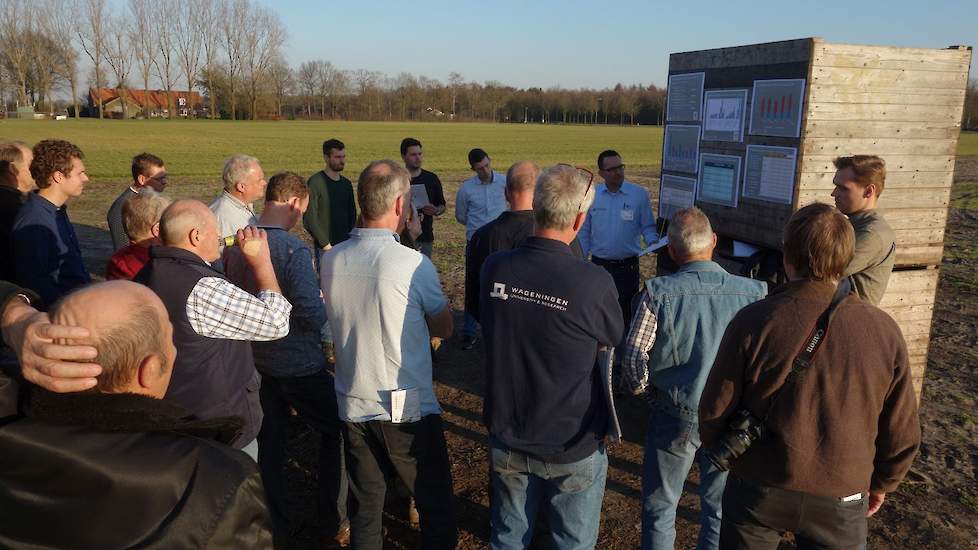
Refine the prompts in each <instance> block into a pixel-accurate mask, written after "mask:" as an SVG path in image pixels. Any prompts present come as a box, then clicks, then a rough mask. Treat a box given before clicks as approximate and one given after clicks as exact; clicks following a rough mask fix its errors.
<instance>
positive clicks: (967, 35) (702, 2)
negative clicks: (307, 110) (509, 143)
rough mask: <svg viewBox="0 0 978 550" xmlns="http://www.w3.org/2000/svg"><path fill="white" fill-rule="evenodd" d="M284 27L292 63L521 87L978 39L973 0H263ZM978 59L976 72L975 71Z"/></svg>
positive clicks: (598, 84) (660, 76)
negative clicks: (746, 58)
mask: <svg viewBox="0 0 978 550" xmlns="http://www.w3.org/2000/svg"><path fill="white" fill-rule="evenodd" d="M258 1H259V2H261V3H263V4H266V5H268V6H269V7H271V8H272V9H274V10H275V11H276V12H277V13H278V14H279V16H280V17H281V18H282V21H283V22H284V23H285V25H286V27H287V28H288V32H289V41H288V43H287V46H286V57H287V58H288V59H289V61H290V63H292V65H293V66H298V64H299V63H301V62H303V61H307V60H311V59H317V58H322V59H328V60H329V61H331V62H332V63H333V64H334V65H336V66H337V67H338V68H340V69H361V68H362V69H370V70H377V71H383V72H385V73H387V74H389V75H391V76H393V75H396V74H397V73H398V72H401V71H407V72H411V73H414V74H415V75H425V76H428V77H430V78H437V79H439V80H442V81H445V80H447V77H448V74H449V73H450V72H452V71H457V72H459V73H461V74H462V75H463V76H464V77H465V78H466V80H474V81H478V82H483V81H487V80H496V81H500V82H504V83H507V84H511V85H515V86H519V87H528V86H541V87H544V88H546V87H550V86H554V85H560V86H563V87H567V88H574V87H592V88H603V87H606V86H613V85H614V84H615V83H616V82H622V83H642V84H649V83H654V84H656V85H659V86H664V85H665V76H666V72H667V70H668V64H669V53H671V52H681V51H689V50H700V49H708V48H716V47H723V46H736V45H742V44H753V43H758V42H770V41H774V40H782V39H789V38H801V37H807V36H820V37H822V38H824V39H826V40H828V41H830V42H844V43H853V44H874V45H887V46H904V47H928V48H944V47H947V46H949V45H952V44H965V45H970V46H978V0H849V1H838V0H809V1H808V2H806V3H802V2H798V1H797V0H781V1H767V0H764V1H757V0H741V1H740V2H735V1H726V2H721V1H714V0H699V1H697V0H685V1H678V2H661V1H658V0H656V1H651V0H648V1H644V2H643V1H637V0H635V1H625V2H604V3H599V2H595V1H590V2H585V1H578V0H567V1H556V0H547V1H537V2H518V1H510V0H501V1H495V2H475V1H471V0H456V1H449V0H432V1H422V0H419V1H416V2H403V1H389V0H353V1H351V2H342V3H341V2H329V1H322V0H320V1H312V0H258ZM976 65H978V64H976V63H975V62H973V63H972V69H971V74H972V77H973V78H978V70H976Z"/></svg>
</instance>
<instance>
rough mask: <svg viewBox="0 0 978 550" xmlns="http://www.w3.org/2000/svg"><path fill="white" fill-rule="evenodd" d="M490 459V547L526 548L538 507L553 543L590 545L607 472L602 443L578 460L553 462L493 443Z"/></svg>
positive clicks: (565, 548) (560, 547) (569, 547)
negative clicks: (585, 456) (592, 452)
mask: <svg viewBox="0 0 978 550" xmlns="http://www.w3.org/2000/svg"><path fill="white" fill-rule="evenodd" d="M490 460H491V466H492V474H491V476H490V477H491V479H490V484H491V490H492V495H491V497H492V498H491V503H490V507H491V516H492V535H491V537H490V547H491V548H492V549H493V550H503V549H511V548H513V549H517V548H518V549H523V548H527V547H528V546H529V544H530V540H531V539H532V538H533V526H534V523H535V522H536V516H537V511H538V509H541V508H542V510H540V511H541V512H545V513H546V514H547V522H548V524H549V525H550V532H551V537H552V540H553V546H554V548H555V549H557V550H578V549H585V548H587V549H593V548H594V545H595V544H596V543H597V541H598V525H599V523H600V520H601V500H602V499H603V498H604V484H605V480H606V479H607V477H608V455H607V453H606V451H605V448H604V445H602V446H601V447H600V448H599V449H598V450H597V451H595V452H594V454H592V455H591V456H588V457H587V458H585V459H583V460H579V461H577V462H573V463H571V464H553V463H548V462H543V461H541V460H537V459H535V458H532V457H530V456H527V455H525V454H523V453H520V452H518V451H514V450H512V449H508V448H506V447H504V446H501V445H500V444H498V443H496V444H493V446H492V450H491V458H490Z"/></svg>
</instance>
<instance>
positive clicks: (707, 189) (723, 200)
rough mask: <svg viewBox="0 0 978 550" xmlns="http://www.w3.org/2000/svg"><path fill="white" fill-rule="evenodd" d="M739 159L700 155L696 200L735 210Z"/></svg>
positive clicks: (735, 157) (730, 156)
mask: <svg viewBox="0 0 978 550" xmlns="http://www.w3.org/2000/svg"><path fill="white" fill-rule="evenodd" d="M739 183H740V157H737V156H733V155H714V154H711V153H703V154H702V155H700V180H699V185H697V187H696V189H697V190H696V199H697V200H699V201H703V202H708V203H711V204H719V205H722V206H729V207H731V208H737V198H738V195H739V194H740V193H739V191H740V189H739V185H738V184H739Z"/></svg>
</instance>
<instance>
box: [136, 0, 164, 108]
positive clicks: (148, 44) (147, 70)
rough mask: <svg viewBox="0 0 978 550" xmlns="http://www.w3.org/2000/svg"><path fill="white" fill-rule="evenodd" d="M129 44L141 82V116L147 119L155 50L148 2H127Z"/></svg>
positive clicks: (137, 0) (141, 0)
mask: <svg viewBox="0 0 978 550" xmlns="http://www.w3.org/2000/svg"><path fill="white" fill-rule="evenodd" d="M129 17H130V25H129V33H130V37H129V42H130V44H131V45H132V51H133V54H134V56H135V59H136V65H137V67H138V69H139V76H140V77H142V81H143V116H145V117H147V118H149V116H150V115H149V109H150V94H149V77H150V75H151V74H152V72H153V64H154V62H155V61H156V55H157V48H156V38H155V33H154V30H153V26H154V25H153V17H152V11H151V10H150V4H149V0H129Z"/></svg>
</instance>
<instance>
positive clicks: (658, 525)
mask: <svg viewBox="0 0 978 550" xmlns="http://www.w3.org/2000/svg"><path fill="white" fill-rule="evenodd" d="M716 238H717V237H716V234H715V233H714V232H713V228H712V227H711V226H710V220H709V219H707V217H706V214H704V213H703V212H702V211H701V210H700V209H699V208H688V209H684V210H680V211H678V212H676V213H675V214H674V215H673V216H672V220H671V223H670V225H669V249H668V252H669V256H670V257H671V258H672V259H673V261H675V262H676V263H677V264H678V265H679V269H678V270H677V271H676V273H674V274H672V275H665V276H660V277H655V278H652V279H649V280H648V282H647V283H646V284H645V290H644V291H643V292H642V294H641V300H640V302H639V304H638V308H637V310H636V312H635V318H634V319H633V320H632V326H631V328H630V330H629V332H628V336H627V337H626V338H625V345H624V347H623V349H622V352H623V353H622V355H623V360H622V367H623V370H624V379H625V381H626V383H627V384H628V386H629V387H630V389H631V391H632V392H633V393H636V394H641V393H645V394H646V396H647V397H648V398H649V401H650V402H651V403H652V415H651V417H650V418H649V424H648V428H647V430H646V435H645V438H646V442H645V460H644V466H643V470H642V549H643V550H663V549H669V550H671V549H672V547H673V544H674V543H675V540H676V507H677V506H678V505H679V498H680V497H681V496H682V493H683V484H684V483H685V482H686V476H687V475H689V469H690V467H692V465H693V461H694V460H696V461H697V462H698V463H699V471H700V478H699V493H700V510H701V520H700V535H699V542H698V543H697V545H696V547H697V548H698V549H700V550H711V549H716V548H717V546H718V544H719V540H720V500H721V498H720V497H721V496H722V495H723V488H724V485H725V483H726V480H727V474H726V472H721V471H719V470H717V467H716V466H714V465H713V464H712V463H711V462H710V461H709V460H708V459H707V458H706V457H705V456H703V455H702V453H700V452H699V447H700V440H699V431H698V429H697V428H698V414H697V411H698V410H699V402H700V394H701V393H702V392H703V386H704V385H705V384H706V379H707V376H708V375H709V374H710V369H711V368H712V367H713V360H714V358H715V357H716V355H717V349H718V348H719V347H720V339H721V337H722V336H723V333H724V331H725V330H726V328H727V324H728V323H729V322H730V320H731V319H732V318H733V317H734V315H735V314H736V313H737V312H738V311H740V309H741V308H743V307H744V306H746V305H748V304H751V303H754V302H756V301H758V300H760V299H761V298H763V297H764V295H765V294H766V293H767V287H766V285H765V284H764V283H762V282H761V281H754V280H751V279H746V278H744V277H736V276H734V275H730V274H729V273H727V272H726V271H724V269H723V268H722V267H720V266H719V265H718V264H717V263H715V262H713V259H712V258H713V249H714V248H715V247H716ZM653 345H654V347H653ZM650 350H651V352H650Z"/></svg>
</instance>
